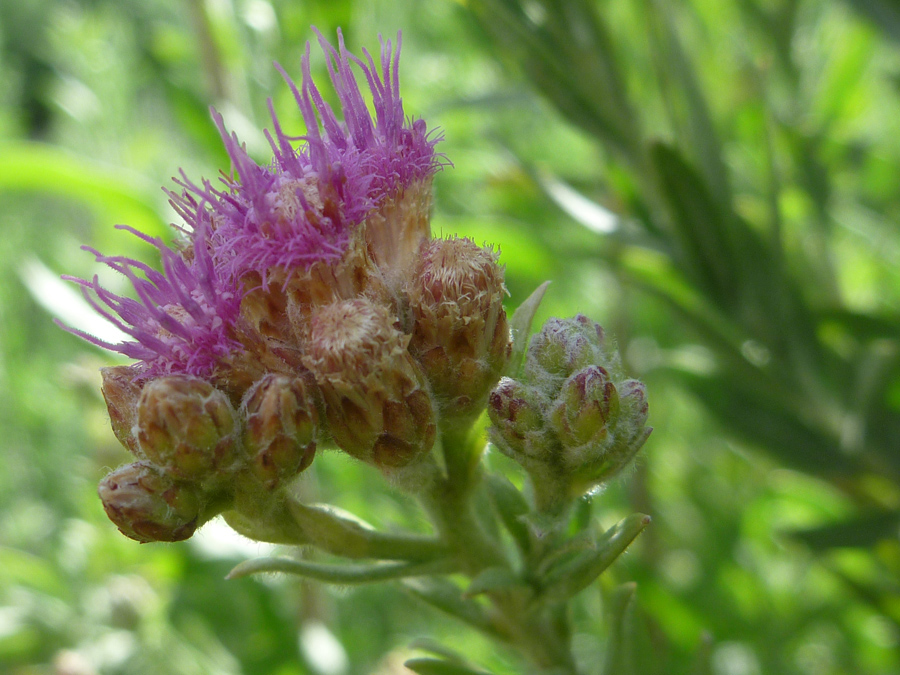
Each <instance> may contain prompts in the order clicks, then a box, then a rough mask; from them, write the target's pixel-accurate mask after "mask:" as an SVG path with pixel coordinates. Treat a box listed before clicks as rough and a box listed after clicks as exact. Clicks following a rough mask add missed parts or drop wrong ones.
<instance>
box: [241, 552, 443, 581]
mask: <svg viewBox="0 0 900 675" xmlns="http://www.w3.org/2000/svg"><path fill="white" fill-rule="evenodd" d="M454 571H456V570H455V564H454V563H452V562H451V561H447V560H438V561H434V562H426V563H383V564H372V565H363V564H360V565H331V564H327V563H314V562H308V561H306V560H293V559H291V558H256V559H255V560H247V561H245V562H242V563H241V564H240V565H237V566H236V567H235V568H234V569H233V570H231V572H229V573H228V575H227V576H226V577H225V578H226V579H240V578H241V577H246V576H249V575H251V574H260V573H271V572H282V573H284V574H293V575H296V576H300V577H306V578H308V579H315V580H316V581H323V582H325V583H330V584H341V585H355V584H369V583H373V582H377V581H389V580H392V579H403V578H406V577H415V576H427V575H431V574H449V573H451V572H454Z"/></svg>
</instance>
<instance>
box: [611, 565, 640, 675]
mask: <svg viewBox="0 0 900 675" xmlns="http://www.w3.org/2000/svg"><path fill="white" fill-rule="evenodd" d="M636 589H637V584H635V583H634V582H631V583H627V584H622V585H621V586H619V587H618V588H616V589H615V590H613V592H612V594H611V595H610V597H608V598H607V599H606V603H605V605H604V612H603V613H604V615H605V617H604V618H605V621H606V626H607V642H606V656H605V657H604V659H603V675H636V671H635V667H634V657H633V654H632V652H633V649H634V647H633V641H634V640H633V637H632V629H631V614H632V608H633V607H634V592H635V590H636Z"/></svg>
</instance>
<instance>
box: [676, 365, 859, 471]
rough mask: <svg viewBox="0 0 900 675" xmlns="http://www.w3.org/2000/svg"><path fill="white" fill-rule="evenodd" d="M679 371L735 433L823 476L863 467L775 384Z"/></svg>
mask: <svg viewBox="0 0 900 675" xmlns="http://www.w3.org/2000/svg"><path fill="white" fill-rule="evenodd" d="M676 374H677V376H678V379H679V380H680V381H681V382H682V383H683V384H685V385H687V387H688V388H689V389H690V390H691V391H692V392H694V394H696V395H697V396H698V397H699V398H700V400H701V401H702V402H703V404H704V405H705V406H706V407H707V408H708V409H709V410H710V411H712V412H713V414H714V415H716V416H717V417H718V418H719V419H720V420H722V421H723V422H724V423H725V424H726V425H727V426H728V427H729V428H730V430H731V431H732V432H734V433H736V434H738V435H739V436H741V437H743V438H744V439H745V440H748V441H750V442H751V443H754V444H756V445H758V446H760V447H761V448H762V449H764V450H766V451H767V452H769V453H770V454H771V455H773V456H775V457H777V458H778V459H779V460H780V461H782V462H784V463H785V464H787V465H789V466H792V467H795V468H797V469H799V470H801V471H805V472H807V473H811V474H813V475H817V476H821V477H824V478H834V477H835V476H842V477H844V478H847V477H849V476H853V475H858V474H859V472H860V471H861V468H862V467H861V464H860V463H859V459H858V458H855V457H851V456H848V455H847V454H846V453H844V452H842V450H841V448H840V446H839V445H838V439H836V438H835V437H832V436H829V435H826V433H825V432H824V431H822V430H821V429H820V428H818V427H816V426H813V425H811V424H810V423H809V422H808V421H807V420H804V419H802V418H801V416H800V415H799V413H798V412H797V411H796V410H794V409H793V408H792V406H791V405H790V404H789V403H788V402H786V401H784V400H783V396H782V394H781V392H779V391H777V390H776V389H775V388H774V387H773V388H772V389H771V390H769V391H767V390H765V389H764V388H758V387H756V386H755V383H747V382H746V381H744V380H743V379H741V378H736V377H734V374H733V373H730V374H728V375H727V376H726V375H721V376H707V377H700V376H696V375H693V374H690V373H685V372H679V373H676ZM748 384H749V385H750V386H748ZM799 403H801V404H802V403H805V402H804V401H799Z"/></svg>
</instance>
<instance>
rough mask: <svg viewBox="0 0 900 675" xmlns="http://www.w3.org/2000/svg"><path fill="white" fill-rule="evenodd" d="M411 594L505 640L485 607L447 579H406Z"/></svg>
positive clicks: (405, 586) (404, 586)
mask: <svg viewBox="0 0 900 675" xmlns="http://www.w3.org/2000/svg"><path fill="white" fill-rule="evenodd" d="M402 585H403V588H405V589H406V590H407V591H408V592H409V593H410V594H412V595H413V596H415V597H416V598H418V599H419V600H421V601H422V602H424V603H426V604H428V605H431V606H432V607H434V608H435V609H438V610H440V611H442V612H444V613H445V614H449V615H450V616H452V617H455V618H457V619H459V620H460V621H463V622H464V623H467V624H469V625H470V626H472V627H474V628H476V629H478V630H479V631H481V632H482V633H485V634H487V635H490V636H492V637H494V638H497V639H500V640H505V636H504V635H503V634H502V633H501V632H500V631H499V630H498V629H497V627H496V626H495V625H494V623H493V621H491V619H490V617H488V615H487V613H486V612H485V610H484V608H483V607H482V606H481V605H479V604H478V603H477V602H474V601H472V600H466V599H465V598H463V595H462V591H461V590H460V589H459V587H458V586H456V584H454V583H453V582H451V581H447V580H446V579H437V578H430V579H406V580H405V581H403V582H402Z"/></svg>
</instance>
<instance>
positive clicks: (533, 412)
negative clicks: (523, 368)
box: [488, 377, 553, 464]
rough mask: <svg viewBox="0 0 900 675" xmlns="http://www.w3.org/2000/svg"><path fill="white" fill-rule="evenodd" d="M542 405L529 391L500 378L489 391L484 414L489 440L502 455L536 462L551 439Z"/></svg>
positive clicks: (539, 398)
mask: <svg viewBox="0 0 900 675" xmlns="http://www.w3.org/2000/svg"><path fill="white" fill-rule="evenodd" d="M545 407H546V404H543V402H542V401H541V397H540V394H538V393H537V391H535V390H534V389H533V388H531V387H529V386H527V385H525V384H522V383H521V382H519V381H517V380H513V379H511V378H509V377H504V378H503V379H502V380H500V383H499V384H498V385H497V386H496V387H495V388H494V390H493V391H492V392H491V395H490V398H489V400H488V415H489V416H490V418H491V422H492V423H493V426H492V427H491V429H490V435H491V440H492V441H493V442H494V445H496V446H498V447H499V448H500V449H501V450H502V451H503V452H504V454H506V455H509V456H510V457H515V458H519V459H520V460H521V461H522V463H523V464H524V463H527V462H529V461H530V460H531V459H532V458H537V459H538V460H539V459H540V457H541V456H542V454H543V449H544V448H545V447H546V446H547V444H548V443H552V442H553V439H552V437H551V436H549V435H548V432H547V429H546V424H545V422H544V415H543V409H544V408H545Z"/></svg>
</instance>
